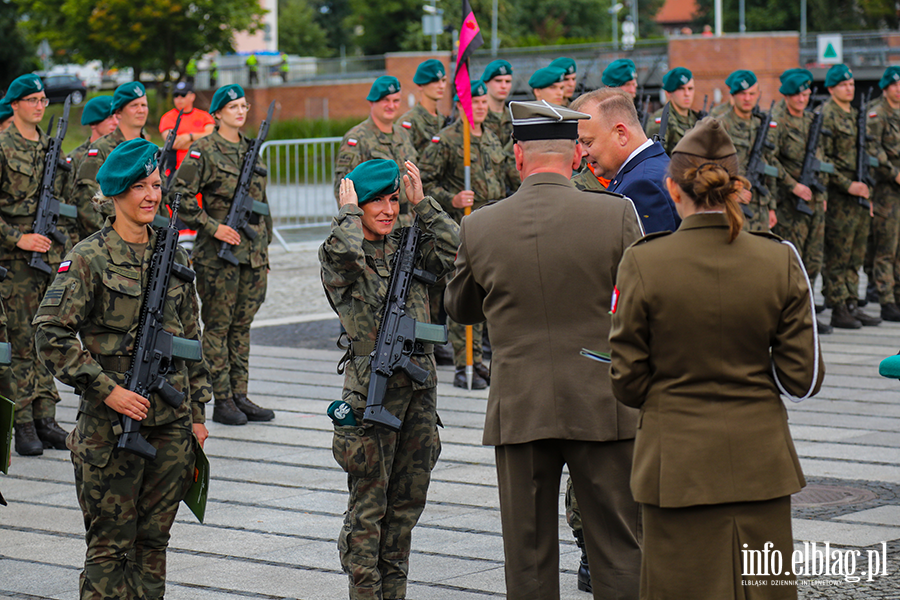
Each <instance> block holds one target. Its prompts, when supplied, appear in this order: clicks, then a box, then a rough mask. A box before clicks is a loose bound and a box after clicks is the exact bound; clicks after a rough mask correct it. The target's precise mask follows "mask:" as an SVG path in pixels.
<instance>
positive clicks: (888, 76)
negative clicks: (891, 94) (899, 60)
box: [878, 67, 900, 89]
mask: <svg viewBox="0 0 900 600" xmlns="http://www.w3.org/2000/svg"><path fill="white" fill-rule="evenodd" d="M898 81H900V67H888V68H887V69H885V70H884V75H882V76H881V81H879V82H878V87H880V88H881V89H884V88H886V87H887V86H889V85H891V84H892V83H897V82H898Z"/></svg>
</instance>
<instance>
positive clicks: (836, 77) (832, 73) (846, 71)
mask: <svg viewBox="0 0 900 600" xmlns="http://www.w3.org/2000/svg"><path fill="white" fill-rule="evenodd" d="M849 79H853V72H852V71H851V70H850V67H848V66H847V65H844V64H840V65H834V66H833V67H831V68H830V69H828V73H827V74H826V75H825V87H827V88H830V87H834V86H836V85H837V84H839V83H841V82H842V81H847V80H849Z"/></svg>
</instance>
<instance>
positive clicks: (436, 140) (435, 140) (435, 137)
mask: <svg viewBox="0 0 900 600" xmlns="http://www.w3.org/2000/svg"><path fill="white" fill-rule="evenodd" d="M431 141H432V142H434V143H435V144H437V143H438V142H439V141H441V136H439V135H436V136H434V137H432V138H431Z"/></svg>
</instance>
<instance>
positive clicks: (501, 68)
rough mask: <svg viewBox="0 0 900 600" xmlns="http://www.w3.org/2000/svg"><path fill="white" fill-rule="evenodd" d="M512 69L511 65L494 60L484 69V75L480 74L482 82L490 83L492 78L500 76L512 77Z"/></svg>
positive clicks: (503, 61)
mask: <svg viewBox="0 0 900 600" xmlns="http://www.w3.org/2000/svg"><path fill="white" fill-rule="evenodd" d="M512 74H513V69H512V65H511V64H509V63H508V62H507V61H505V60H495V61H492V62H490V63H488V66H486V67H485V68H484V73H482V74H481V80H482V81H490V80H491V79H493V78H494V77H497V76H500V75H512Z"/></svg>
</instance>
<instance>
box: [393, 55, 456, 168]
mask: <svg viewBox="0 0 900 600" xmlns="http://www.w3.org/2000/svg"><path fill="white" fill-rule="evenodd" d="M413 83H415V84H416V85H417V86H418V87H419V101H418V102H416V105H415V106H413V107H412V108H411V109H410V110H409V112H407V113H406V114H404V115H403V116H402V117H400V126H401V127H403V128H404V129H406V131H407V132H409V137H410V139H411V140H412V143H413V146H415V148H416V152H418V153H421V152H422V150H424V149H425V146H427V145H428V144H429V143H430V142H431V138H432V137H434V136H436V135H437V133H438V131H440V130H441V129H443V128H444V125H445V122H446V117H444V115H442V114H441V111H440V110H439V109H438V102H439V101H440V100H441V99H442V98H443V97H444V90H445V89H446V87H447V73H446V71H445V70H444V63H442V62H441V61H439V60H436V59H434V58H429V59H428V60H426V61H425V62H423V63H422V64H420V65H419V67H418V68H417V69H416V74H415V76H413Z"/></svg>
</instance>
